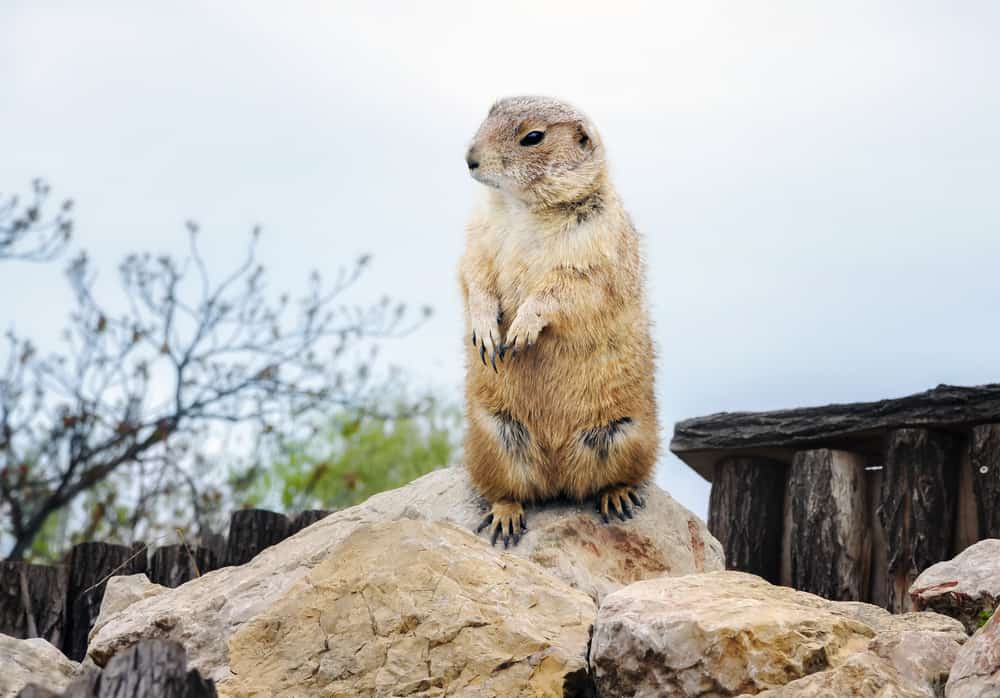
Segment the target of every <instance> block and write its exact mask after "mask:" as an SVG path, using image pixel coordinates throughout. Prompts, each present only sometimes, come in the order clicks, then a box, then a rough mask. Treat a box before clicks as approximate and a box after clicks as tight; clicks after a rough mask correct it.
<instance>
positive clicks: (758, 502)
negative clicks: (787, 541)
mask: <svg viewBox="0 0 1000 698" xmlns="http://www.w3.org/2000/svg"><path fill="white" fill-rule="evenodd" d="M786 470H787V468H786V466H785V465H784V464H783V463H778V462H776V461H771V460H766V459H761V458H729V459H726V460H724V461H723V462H721V463H719V464H718V465H717V466H716V475H715V480H714V481H713V483H712V494H711V497H710V498H709V504H708V530H709V531H711V532H712V535H714V536H715V537H716V538H718V539H719V542H721V543H722V547H723V549H724V550H725V554H726V566H727V567H728V568H729V569H731V570H741V571H743V572H750V573H752V574H756V575H759V576H761V577H763V578H764V579H767V580H768V581H771V582H773V583H775V584H777V583H778V582H779V580H780V576H781V529H782V520H783V519H784V500H785V475H786V473H785V471H786Z"/></svg>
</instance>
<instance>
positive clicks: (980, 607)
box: [910, 538, 1000, 634]
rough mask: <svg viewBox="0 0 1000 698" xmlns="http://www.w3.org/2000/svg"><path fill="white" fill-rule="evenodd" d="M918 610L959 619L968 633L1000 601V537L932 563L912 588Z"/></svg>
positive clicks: (976, 626)
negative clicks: (942, 560)
mask: <svg viewBox="0 0 1000 698" xmlns="http://www.w3.org/2000/svg"><path fill="white" fill-rule="evenodd" d="M910 598H911V599H913V604H914V607H915V608H917V609H918V610H923V609H927V610H930V611H937V612H938V613H944V614H946V615H949V616H951V617H953V618H958V619H959V620H960V621H962V623H963V624H964V625H965V627H966V629H967V630H968V631H969V633H970V634H971V633H974V632H975V631H976V629H977V628H978V627H979V626H980V624H981V622H982V621H981V619H980V618H981V614H983V613H986V614H989V613H991V612H992V611H993V609H994V608H996V607H997V605H998V604H1000V539H997V538H989V539H987V540H981V541H979V542H978V543H976V544H975V545H970V546H969V547H968V548H966V549H965V550H963V551H962V552H961V553H959V554H958V555H957V556H955V557H954V558H952V559H951V560H946V561H944V562H939V563H937V564H936V565H931V566H930V567H928V568H927V569H926V570H924V571H923V572H921V573H920V576H919V577H917V578H916V580H915V581H914V582H913V585H912V586H911V587H910Z"/></svg>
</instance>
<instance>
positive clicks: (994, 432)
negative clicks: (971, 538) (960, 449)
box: [969, 424, 1000, 540]
mask: <svg viewBox="0 0 1000 698" xmlns="http://www.w3.org/2000/svg"><path fill="white" fill-rule="evenodd" d="M969 460H970V461H971V465H972V467H971V476H972V491H973V493H974V495H975V499H976V512H977V518H978V525H979V539H980V540H982V539H984V538H1000V424H987V425H983V426H979V427H976V428H974V429H973V430H972V437H971V439H970V440H969Z"/></svg>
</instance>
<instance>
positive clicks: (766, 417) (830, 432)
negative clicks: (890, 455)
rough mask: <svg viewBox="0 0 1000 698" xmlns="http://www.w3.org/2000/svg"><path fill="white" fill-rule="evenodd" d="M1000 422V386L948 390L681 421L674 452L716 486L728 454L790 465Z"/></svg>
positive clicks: (672, 447)
mask: <svg viewBox="0 0 1000 698" xmlns="http://www.w3.org/2000/svg"><path fill="white" fill-rule="evenodd" d="M992 422H1000V384H992V385H983V386H978V387H958V386H949V385H941V386H938V387H937V388H934V389H933V390H928V391H926V392H923V393H918V394H916V395H910V396H908V397H903V398H898V399H892V400H879V401H877V402H859V403H851V404H843V405H827V406H824V407H806V408H799V409H791V410H778V411H774V412H723V413H720V414H714V415H709V416H706V417H696V418H694V419H687V420H684V421H681V422H678V423H677V425H676V426H675V428H674V437H673V440H672V441H671V443H670V450H671V451H673V452H674V453H675V454H677V455H678V456H679V457H680V458H681V459H682V460H683V461H685V462H686V463H688V465H690V466H691V467H692V468H694V469H695V470H696V471H697V472H699V473H700V474H701V475H702V476H703V477H705V478H706V479H709V480H711V478H712V475H713V472H712V465H714V463H715V462H716V461H718V460H719V459H721V458H722V457H723V456H724V455H729V454H732V452H733V451H739V452H740V454H741V455H763V456H768V457H772V458H777V459H779V460H782V461H784V462H787V463H790V462H791V459H792V458H793V457H794V453H795V451H798V450H803V449H808V448H838V449H844V450H850V451H855V452H860V453H866V454H870V455H879V454H880V452H881V447H882V442H883V438H884V434H885V433H886V432H887V431H888V430H893V429H899V428H907V427H920V428H927V429H935V430H946V431H947V430H967V429H968V428H971V427H973V426H977V425H981V424H987V423H992Z"/></svg>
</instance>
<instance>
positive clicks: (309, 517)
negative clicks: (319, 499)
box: [289, 509, 333, 535]
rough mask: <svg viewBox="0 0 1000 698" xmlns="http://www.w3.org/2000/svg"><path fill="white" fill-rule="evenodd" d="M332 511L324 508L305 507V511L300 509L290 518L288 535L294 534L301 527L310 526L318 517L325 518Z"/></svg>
mask: <svg viewBox="0 0 1000 698" xmlns="http://www.w3.org/2000/svg"><path fill="white" fill-rule="evenodd" d="M332 513H333V512H331V511H327V510H326V509H306V510H305V511H300V512H299V513H298V514H296V515H295V516H294V517H293V518H292V528H291V533H290V534H289V535H294V534H296V533H298V532H299V531H301V530H302V529H303V528H306V527H307V526H312V525H313V524H314V523H316V522H317V521H319V520H320V519H325V518H326V517H327V516H329V515H330V514H332Z"/></svg>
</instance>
